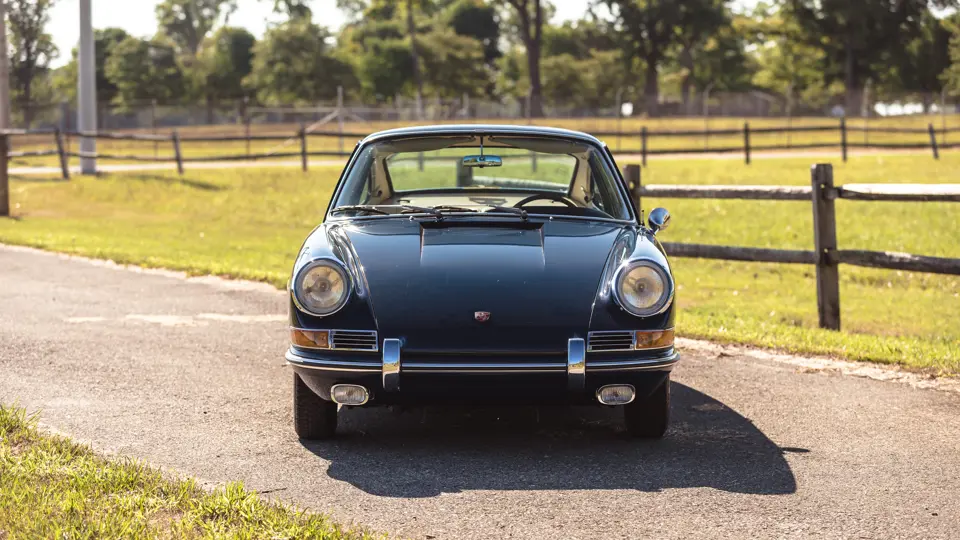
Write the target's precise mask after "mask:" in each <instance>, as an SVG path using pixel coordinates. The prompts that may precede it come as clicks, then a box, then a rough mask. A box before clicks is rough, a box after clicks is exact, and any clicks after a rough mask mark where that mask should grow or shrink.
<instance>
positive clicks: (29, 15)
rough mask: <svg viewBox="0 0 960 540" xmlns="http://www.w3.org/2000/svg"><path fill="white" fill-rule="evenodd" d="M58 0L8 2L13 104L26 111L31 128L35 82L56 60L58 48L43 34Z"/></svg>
mask: <svg viewBox="0 0 960 540" xmlns="http://www.w3.org/2000/svg"><path fill="white" fill-rule="evenodd" d="M54 1H55V0H7V21H0V22H2V23H3V24H8V29H9V31H10V32H9V38H8V39H9V40H10V48H11V49H12V52H11V54H10V55H9V62H10V89H11V91H12V92H11V93H12V94H13V95H12V97H13V100H12V101H13V102H14V103H15V104H19V107H20V110H21V111H22V112H23V119H24V124H26V125H27V126H28V127H29V126H30V123H31V121H32V117H33V105H34V103H33V101H34V98H35V96H34V93H33V86H34V82H35V80H36V79H37V78H38V77H41V76H43V77H45V76H46V73H47V71H48V69H49V66H50V62H51V61H52V60H53V59H54V58H56V57H57V47H56V46H55V45H54V44H53V39H51V37H50V34H47V33H45V32H44V31H43V29H44V26H45V25H46V24H47V22H48V21H49V20H50V8H52V7H53V4H54Z"/></svg>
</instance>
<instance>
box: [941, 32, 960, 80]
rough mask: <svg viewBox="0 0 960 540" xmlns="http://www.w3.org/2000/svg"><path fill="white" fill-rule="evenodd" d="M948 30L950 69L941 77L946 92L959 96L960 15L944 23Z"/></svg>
mask: <svg viewBox="0 0 960 540" xmlns="http://www.w3.org/2000/svg"><path fill="white" fill-rule="evenodd" d="M946 26H947V29H949V30H950V34H951V35H950V67H948V68H947V69H946V70H945V71H944V72H943V75H941V80H942V81H943V84H944V85H946V88H947V91H948V92H950V94H951V95H953V96H960V15H954V16H953V17H951V18H950V19H949V20H948V21H946Z"/></svg>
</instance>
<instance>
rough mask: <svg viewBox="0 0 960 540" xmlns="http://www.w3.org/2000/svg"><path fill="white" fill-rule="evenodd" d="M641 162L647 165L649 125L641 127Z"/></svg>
mask: <svg viewBox="0 0 960 540" xmlns="http://www.w3.org/2000/svg"><path fill="white" fill-rule="evenodd" d="M640 163H641V164H643V166H644V167H646V166H647V126H643V127H642V128H640Z"/></svg>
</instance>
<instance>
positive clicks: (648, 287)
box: [615, 261, 673, 317]
mask: <svg viewBox="0 0 960 540" xmlns="http://www.w3.org/2000/svg"><path fill="white" fill-rule="evenodd" d="M615 290H616V292H617V294H616V299H617V302H618V303H619V304H620V307H622V308H623V309H625V310H627V312H629V313H631V314H632V315H636V316H637V317H648V316H650V315H657V314H659V313H663V311H664V310H666V308H667V306H668V305H669V304H670V299H671V298H672V297H673V282H672V281H670V277H669V276H668V275H667V272H666V270H664V269H663V267H661V266H660V265H659V264H656V263H654V262H652V261H635V262H632V263H628V264H627V265H626V266H625V267H623V268H622V269H621V270H620V272H619V273H618V275H617V281H616V285H615Z"/></svg>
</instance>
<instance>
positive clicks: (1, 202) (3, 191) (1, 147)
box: [0, 133, 10, 216]
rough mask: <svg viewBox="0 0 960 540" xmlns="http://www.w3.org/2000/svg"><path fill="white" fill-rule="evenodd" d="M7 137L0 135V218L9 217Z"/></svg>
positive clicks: (4, 134) (8, 140)
mask: <svg viewBox="0 0 960 540" xmlns="http://www.w3.org/2000/svg"><path fill="white" fill-rule="evenodd" d="M9 143H10V139H9V135H7V134H6V133H2V134H0V216H9V215H10V179H9V177H8V176H7V165H8V164H9V163H10V160H9V159H7V150H8V149H9Z"/></svg>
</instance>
